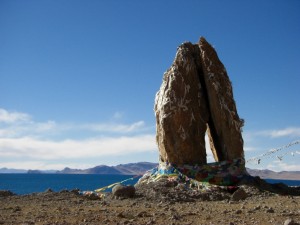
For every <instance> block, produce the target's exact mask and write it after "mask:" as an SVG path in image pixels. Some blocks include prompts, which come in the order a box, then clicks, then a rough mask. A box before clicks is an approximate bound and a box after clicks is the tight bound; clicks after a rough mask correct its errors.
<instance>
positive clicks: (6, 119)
mask: <svg viewBox="0 0 300 225" xmlns="http://www.w3.org/2000/svg"><path fill="white" fill-rule="evenodd" d="M28 120H30V116H29V115H28V114H26V113H20V112H9V111H7V110H5V109H2V108H0V122H2V123H16V122H23V121H28Z"/></svg>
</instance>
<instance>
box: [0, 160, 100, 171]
mask: <svg viewBox="0 0 300 225" xmlns="http://www.w3.org/2000/svg"><path fill="white" fill-rule="evenodd" d="M94 166H95V165H93V164H83V163H51V162H50V163H49V162H45V161H39V160H29V161H10V162H4V163H1V164H0V168H8V169H23V170H62V169H64V168H65V167H69V168H74V169H87V168H92V167H94Z"/></svg>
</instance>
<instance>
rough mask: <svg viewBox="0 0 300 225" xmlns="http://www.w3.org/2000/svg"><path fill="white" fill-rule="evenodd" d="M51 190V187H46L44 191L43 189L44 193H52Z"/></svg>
mask: <svg viewBox="0 0 300 225" xmlns="http://www.w3.org/2000/svg"><path fill="white" fill-rule="evenodd" d="M52 192H53V190H52V189H51V188H48V189H47V190H46V191H45V193H52Z"/></svg>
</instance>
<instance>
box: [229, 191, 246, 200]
mask: <svg viewBox="0 0 300 225" xmlns="http://www.w3.org/2000/svg"><path fill="white" fill-rule="evenodd" d="M247 196H248V195H247V193H246V192H245V190H244V189H243V188H239V189H238V190H237V191H235V192H234V193H233V194H232V196H231V200H232V201H236V202H237V201H240V200H244V199H246V198H247Z"/></svg>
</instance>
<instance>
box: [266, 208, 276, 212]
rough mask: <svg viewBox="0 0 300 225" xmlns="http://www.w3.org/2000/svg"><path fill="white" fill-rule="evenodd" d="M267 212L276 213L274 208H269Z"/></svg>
mask: <svg viewBox="0 0 300 225" xmlns="http://www.w3.org/2000/svg"><path fill="white" fill-rule="evenodd" d="M266 212H267V213H274V212H275V211H274V209H273V208H269V209H267V211H266Z"/></svg>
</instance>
